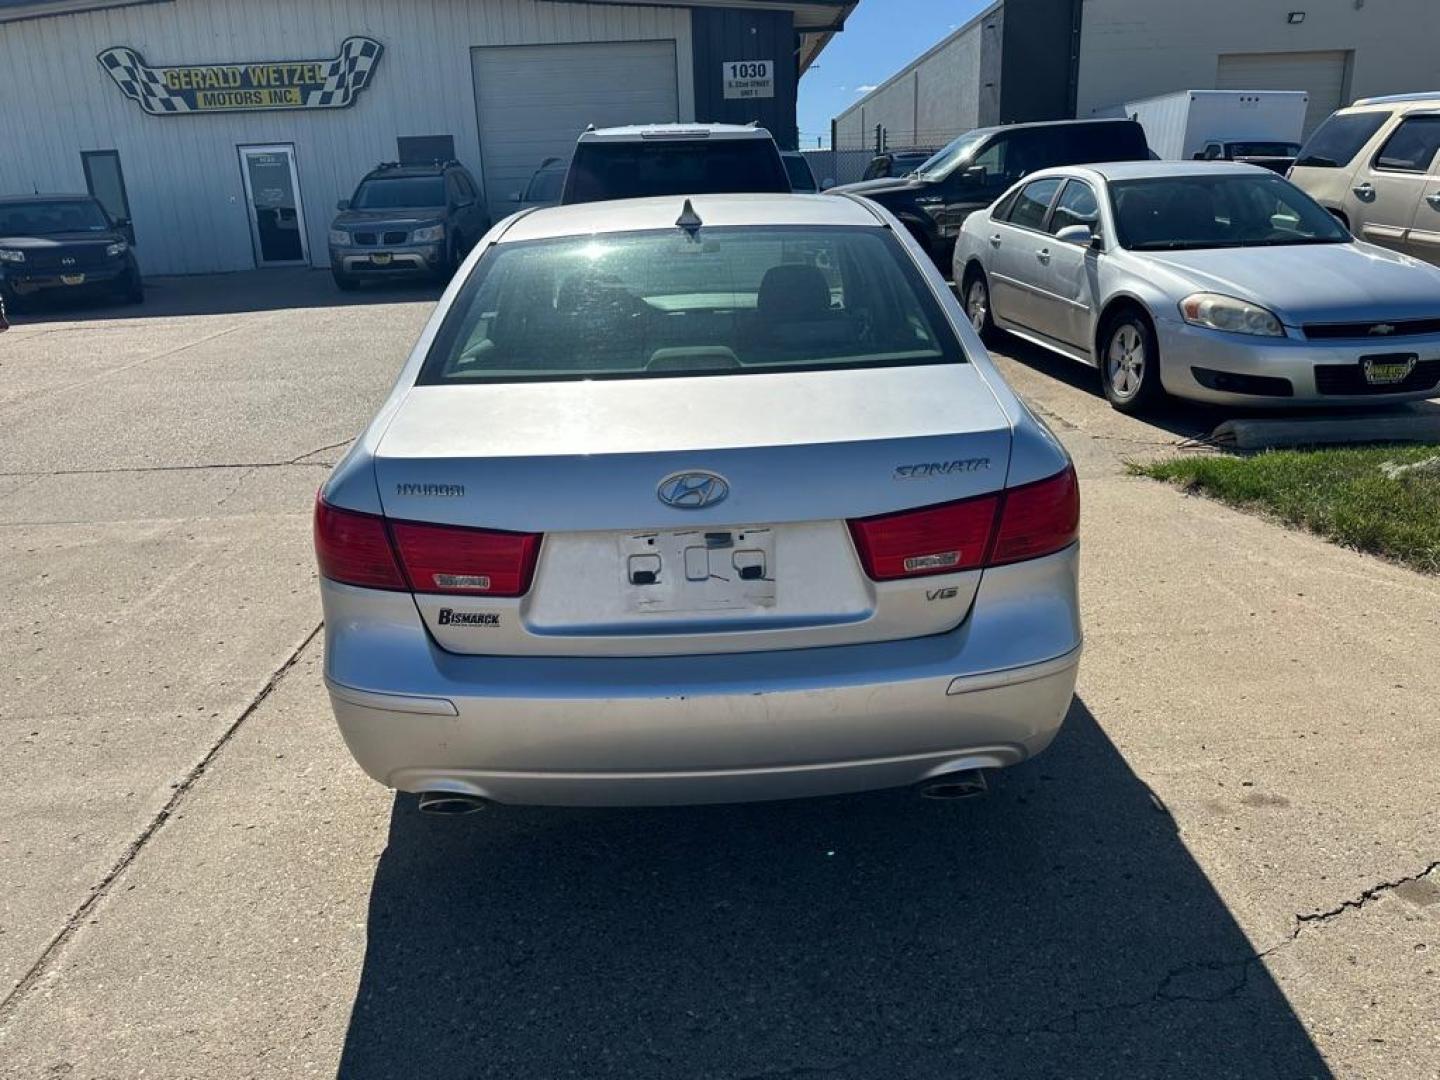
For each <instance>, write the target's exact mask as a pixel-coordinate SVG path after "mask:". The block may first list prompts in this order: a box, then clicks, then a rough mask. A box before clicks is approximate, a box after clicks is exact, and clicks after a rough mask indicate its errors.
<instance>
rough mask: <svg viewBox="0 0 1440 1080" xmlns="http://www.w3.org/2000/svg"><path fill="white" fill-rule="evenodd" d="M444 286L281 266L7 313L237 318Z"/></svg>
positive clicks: (96, 318)
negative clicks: (130, 300) (121, 297)
mask: <svg viewBox="0 0 1440 1080" xmlns="http://www.w3.org/2000/svg"><path fill="white" fill-rule="evenodd" d="M443 289H444V284H443V283H441V282H438V281H434V280H431V279H429V278H421V277H410V278H397V279H396V280H394V281H381V282H376V283H373V284H372V283H367V284H365V285H362V286H361V287H360V288H358V289H356V290H355V291H354V292H341V291H340V289H339V288H337V287H336V285H335V282H334V281H332V280H331V278H330V272H329V271H328V270H312V269H307V268H304V267H284V268H279V269H270V270H243V271H239V272H237V273H233V274H194V275H190V276H186V277H158V278H146V279H145V302H144V303H141V304H119V303H116V302H114V301H112V300H110V299H108V298H105V297H94V296H89V295H86V294H84V293H76V294H74V295H67V294H64V293H56V294H52V295H42V296H40V297H36V298H32V299H31V300H30V301H29V303H27V304H26V305H25V307H24V309H23V310H20V311H17V310H14V309H13V308H11V309H9V311H10V321H11V322H12V323H14V324H15V325H16V326H24V325H27V324H34V323H52V322H67V323H74V322H101V321H107V322H108V321H111V320H115V319H158V318H169V317H174V316H179V315H235V314H240V313H243V312H249V311H282V310H287V309H293V308H315V307H345V306H350V305H363V304H391V303H415V302H417V301H427V300H428V301H432V302H433V301H435V300H438V299H439V298H440V293H441V291H442V290H443Z"/></svg>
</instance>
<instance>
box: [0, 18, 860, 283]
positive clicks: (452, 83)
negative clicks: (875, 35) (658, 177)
mask: <svg viewBox="0 0 1440 1080" xmlns="http://www.w3.org/2000/svg"><path fill="white" fill-rule="evenodd" d="M857 2H858V0H644V2H643V3H634V4H625V3H621V2H620V0H304V2H303V3H302V2H295V0H243V2H237V0H45V2H40V0H0V148H3V149H0V194H16V193H27V192H31V191H41V192H47V193H49V192H72V191H85V190H87V187H88V189H89V190H90V191H91V192H92V193H94V194H95V195H96V196H97V197H98V198H100V200H101V202H102V203H103V204H105V205H106V207H107V209H109V210H110V211H111V212H112V214H114V215H116V216H123V217H127V218H129V219H131V221H132V222H133V226H134V230H135V235H136V251H137V253H138V255H139V257H140V261H141V265H142V268H143V269H144V271H145V272H146V273H148V274H161V273H200V272H208V271H223V270H238V269H245V268H249V267H253V266H256V265H270V264H272V263H281V262H291V263H293V262H302V263H304V262H308V263H311V264H313V265H325V264H326V262H327V251H326V231H327V227H328V225H329V222H330V219H331V217H332V215H333V210H334V206H335V203H336V201H337V200H338V199H341V198H346V197H348V196H349V195H350V193H351V192H352V191H353V190H354V187H355V185H356V183H357V182H358V181H359V179H360V177H361V176H363V175H364V173H365V172H367V171H368V170H370V169H372V168H374V167H375V165H376V164H377V163H379V162H381V161H392V160H396V159H397V158H411V159H429V158H434V157H445V158H448V157H454V158H456V159H457V160H459V161H460V162H461V164H463V165H465V166H467V167H468V168H469V169H470V171H471V172H472V173H473V174H474V175H475V177H476V178H477V179H478V180H479V181H480V183H481V185H482V186H483V188H484V196H485V198H486V201H487V202H488V204H489V206H490V210H491V212H492V214H494V215H495V216H496V218H497V219H498V217H499V216H501V215H503V214H504V213H507V212H508V211H509V204H508V203H507V198H508V196H509V194H510V193H511V192H513V191H515V190H516V189H518V188H523V187H524V185H525V182H526V180H528V178H529V176H530V174H531V173H532V172H533V171H534V170H535V169H536V168H537V167H538V166H539V165H540V163H541V162H542V161H543V160H544V159H545V158H547V157H550V156H568V155H569V153H570V150H571V148H572V147H573V145H574V142H575V137H576V136H577V135H578V134H579V133H580V131H582V130H583V129H584V127H585V126H586V125H587V124H591V123H593V124H595V125H597V126H606V125H611V124H619V123H635V122H658V121H677V120H678V121H690V120H694V121H718V122H737V123H745V122H749V121H751V120H755V121H758V122H759V123H760V124H762V125H763V126H765V127H768V128H769V129H770V130H771V131H772V132H773V133H774V134H775V136H776V138H777V140H779V141H780V143H781V145H782V146H786V145H788V146H791V147H793V146H794V145H795V139H796V130H795V94H796V84H797V82H798V80H799V77H800V74H801V73H802V72H803V71H804V70H805V68H806V67H808V66H809V64H810V63H812V62H813V61H814V59H815V57H816V56H818V55H819V53H820V51H821V49H823V48H824V46H825V44H826V42H828V41H829V39H830V37H831V36H832V35H833V34H834V33H835V32H836V31H838V30H840V29H841V28H842V27H843V25H844V21H845V18H846V17H847V16H848V15H849V13H850V12H851V11H852V10H853V9H854V8H855V5H856V3H857ZM737 61H768V64H769V66H768V71H769V76H768V79H766V78H762V79H759V80H755V79H749V80H747V86H746V87H744V88H743V89H737V86H736V84H735V82H734V80H731V79H729V78H728V77H727V75H726V70H727V67H728V65H729V64H731V63H733V62H737ZM756 70H761V71H763V70H765V69H756V68H753V67H752V68H750V69H747V74H753V72H754V71H756ZM727 83H728V84H729V85H727ZM259 215H268V216H269V218H270V219H271V220H282V221H283V222H284V223H285V224H286V226H287V227H289V228H292V229H295V230H298V234H299V241H300V242H299V245H298V251H299V255H300V258H299V259H296V258H295V257H294V256H295V253H296V245H295V244H293V243H292V244H291V245H290V247H289V250H288V251H287V252H284V253H283V254H285V255H286V258H283V259H280V258H274V257H273V256H274V255H276V253H277V251H276V250H274V249H272V250H271V251H268V252H267V251H265V250H263V249H262V244H261V241H260V232H259V228H258V226H257V224H256V222H257V220H258V217H259Z"/></svg>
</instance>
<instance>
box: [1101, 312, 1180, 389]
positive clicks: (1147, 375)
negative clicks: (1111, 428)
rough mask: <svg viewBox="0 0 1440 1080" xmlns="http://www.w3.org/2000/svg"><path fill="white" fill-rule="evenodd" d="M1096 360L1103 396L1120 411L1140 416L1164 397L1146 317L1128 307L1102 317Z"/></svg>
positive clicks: (1156, 351) (1156, 348)
mask: <svg viewBox="0 0 1440 1080" xmlns="http://www.w3.org/2000/svg"><path fill="white" fill-rule="evenodd" d="M1096 359H1097V360H1098V361H1099V364H1100V385H1101V387H1102V388H1103V389H1104V391H1105V397H1106V399H1107V400H1108V401H1109V402H1110V404H1111V405H1112V406H1114V407H1115V408H1116V409H1118V410H1119V411H1120V412H1123V413H1129V414H1131V415H1139V414H1141V413H1145V412H1148V411H1150V410H1151V409H1153V408H1155V406H1157V405H1159V404H1160V402H1161V401H1163V400H1164V398H1165V388H1164V387H1163V386H1162V385H1161V384H1160V349H1159V346H1158V345H1157V344H1156V342H1155V328H1154V327H1153V326H1152V325H1151V324H1150V319H1149V317H1148V316H1146V315H1143V314H1141V313H1140V312H1139V311H1137V310H1135V309H1133V308H1131V309H1126V310H1123V311H1120V312H1117V313H1116V314H1115V315H1112V316H1111V317H1110V318H1108V319H1107V320H1105V328H1104V330H1103V331H1102V333H1101V334H1100V353H1099V355H1098V356H1097V357H1096Z"/></svg>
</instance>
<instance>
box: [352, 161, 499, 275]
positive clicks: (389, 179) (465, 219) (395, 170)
mask: <svg viewBox="0 0 1440 1080" xmlns="http://www.w3.org/2000/svg"><path fill="white" fill-rule="evenodd" d="M337 208H338V209H339V211H340V213H339V214H338V215H337V216H336V218H335V220H334V221H333V222H331V224H330V273H331V274H332V275H334V278H335V284H336V285H338V286H340V288H342V289H347V290H348V289H353V288H355V287H356V286H357V285H358V284H360V282H361V281H363V280H367V279H368V280H376V279H379V278H387V277H395V276H397V275H403V274H425V275H428V276H431V277H436V278H439V279H441V280H442V281H443V280H449V278H450V275H451V274H453V273H454V272H455V268H456V267H458V266H459V265H460V261H461V260H462V259H463V258H464V257H465V253H466V252H467V251H469V250H470V248H471V247H472V246H473V245H474V243H475V241H477V240H479V239H480V237H482V236H484V235H485V233H487V232H488V231H489V230H490V215H489V213H488V212H487V211H486V209H485V203H484V201H483V200H482V199H481V198H480V190H479V188H478V187H477V186H476V184H475V180H474V178H473V177H472V176H471V175H470V173H469V172H467V171H466V170H465V168H464V166H462V165H461V164H460V163H459V162H455V161H448V162H439V163H436V164H434V165H401V164H399V163H396V162H388V163H386V164H383V165H381V166H379V167H378V168H376V169H372V170H371V171H370V172H369V173H367V174H366V176H365V178H364V179H363V180H361V181H360V186H359V187H357V188H356V189H355V194H354V195H353V196H351V197H350V198H349V199H342V200H340V202H339V204H338V207H337Z"/></svg>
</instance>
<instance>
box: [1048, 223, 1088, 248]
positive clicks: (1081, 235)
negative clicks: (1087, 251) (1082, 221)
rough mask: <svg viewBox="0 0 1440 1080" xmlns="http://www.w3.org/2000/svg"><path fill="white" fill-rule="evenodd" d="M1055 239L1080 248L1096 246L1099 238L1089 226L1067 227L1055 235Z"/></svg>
mask: <svg viewBox="0 0 1440 1080" xmlns="http://www.w3.org/2000/svg"><path fill="white" fill-rule="evenodd" d="M1055 239H1056V240H1059V241H1060V242H1061V243H1062V244H1077V245H1079V246H1080V247H1092V246H1094V243H1095V240H1096V239H1097V237H1096V236H1095V234H1094V233H1092V232H1091V231H1090V226H1089V225H1066V226H1065V227H1064V228H1063V229H1061V230H1060V231H1059V232H1057V233H1056V234H1055Z"/></svg>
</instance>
